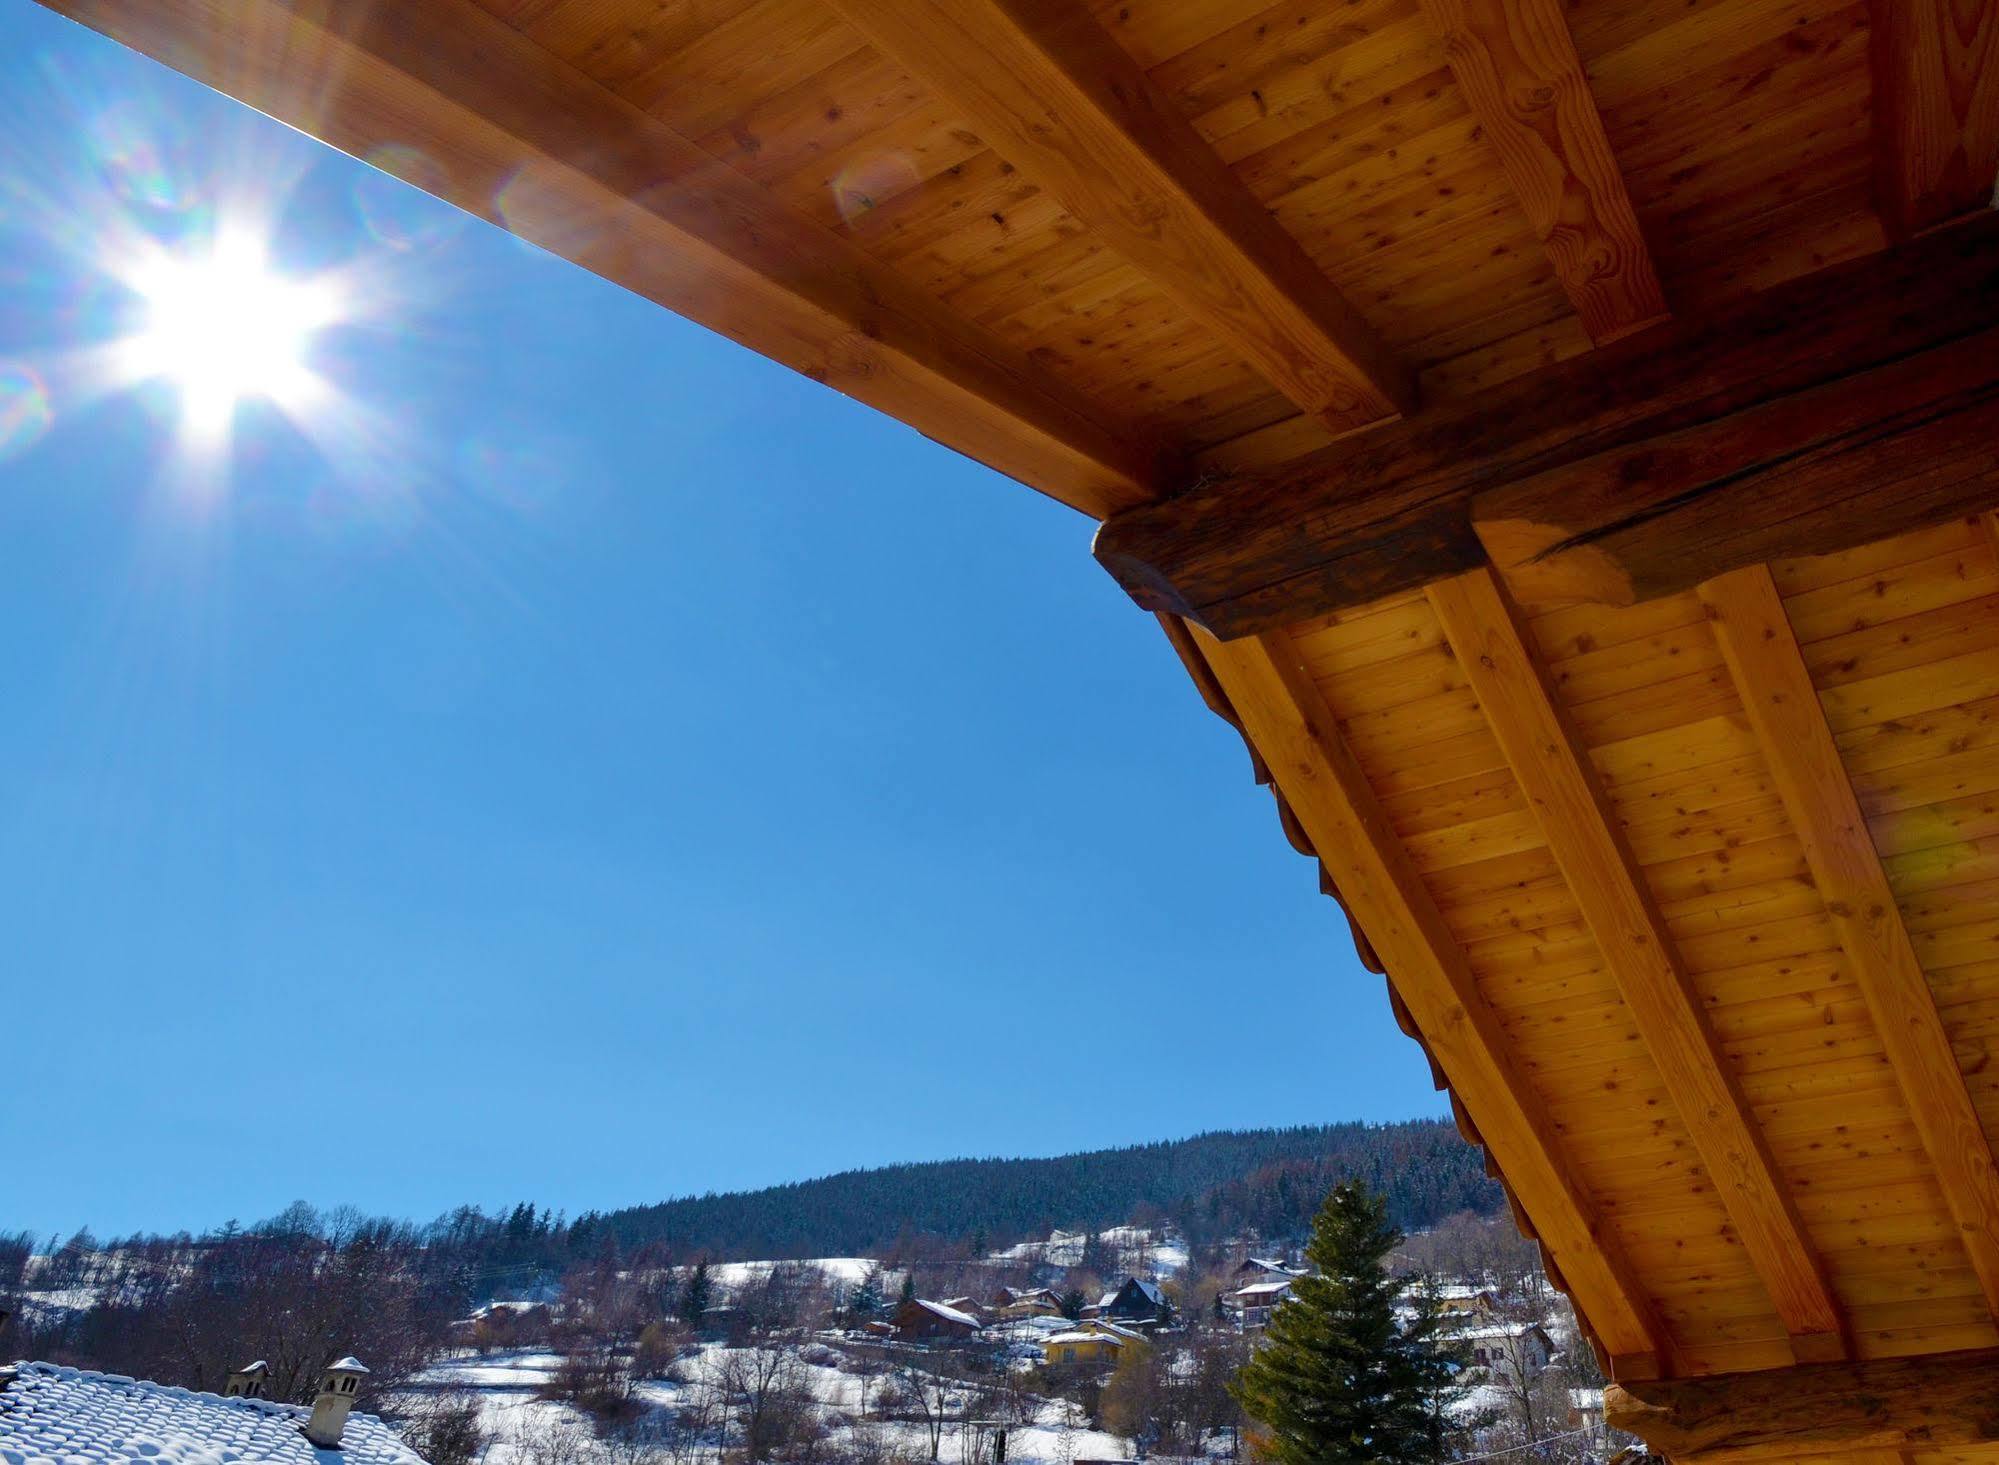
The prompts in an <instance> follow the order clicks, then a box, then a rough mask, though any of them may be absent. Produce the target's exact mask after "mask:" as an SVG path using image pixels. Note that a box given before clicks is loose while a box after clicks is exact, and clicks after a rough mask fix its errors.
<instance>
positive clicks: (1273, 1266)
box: [1229, 1256, 1305, 1288]
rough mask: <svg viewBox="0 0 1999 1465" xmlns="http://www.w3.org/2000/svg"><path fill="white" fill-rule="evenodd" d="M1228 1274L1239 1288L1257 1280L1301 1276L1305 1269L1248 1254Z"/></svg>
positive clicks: (1269, 1280)
mask: <svg viewBox="0 0 1999 1465" xmlns="http://www.w3.org/2000/svg"><path fill="white" fill-rule="evenodd" d="M1229 1275H1230V1276H1231V1277H1233V1278H1234V1279H1235V1284H1236V1286H1237V1287H1239V1288H1240V1287H1249V1286H1253V1285H1255V1284H1256V1283H1258V1282H1275V1281H1280V1280H1282V1279H1283V1278H1286V1277H1302V1276H1304V1275H1305V1270H1304V1268H1303V1267H1290V1266H1286V1265H1285V1264H1284V1263H1283V1262H1280V1261H1274V1260H1272V1259H1270V1258H1269V1257H1261V1256H1249V1257H1244V1258H1243V1260H1242V1265H1241V1266H1239V1267H1237V1268H1236V1269H1235V1270H1234V1271H1233V1272H1231V1273H1230V1274H1229Z"/></svg>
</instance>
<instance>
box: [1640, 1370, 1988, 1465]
mask: <svg viewBox="0 0 1999 1465" xmlns="http://www.w3.org/2000/svg"><path fill="white" fill-rule="evenodd" d="M1604 1421H1605V1423H1607V1424H1608V1425H1609V1426H1610V1427H1611V1428H1612V1429H1621V1430H1624V1431H1626V1432H1627V1433H1630V1434H1635V1435H1637V1436H1638V1437H1639V1438H1640V1439H1642V1440H1644V1441H1645V1443H1646V1444H1647V1446H1649V1447H1650V1448H1651V1450H1652V1451H1653V1453H1655V1454H1661V1455H1665V1456H1667V1457H1668V1458H1669V1459H1671V1460H1672V1461H1674V1465H1738V1462H1741V1465H1748V1462H1752V1461H1754V1462H1775V1461H1780V1460H1812V1459H1818V1458H1824V1457H1828V1456H1831V1457H1837V1458H1839V1459H1841V1460H1845V1459H1848V1458H1850V1457H1852V1456H1853V1455H1855V1454H1858V1452H1861V1451H1868V1450H1888V1451H1895V1450H1900V1449H1903V1448H1905V1447H1908V1446H1914V1447H1916V1448H1917V1449H1918V1450H1919V1451H1920V1452H1921V1453H1922V1455H1923V1457H1924V1458H1926V1459H1927V1458H1930V1452H1931V1451H1938V1452H1944V1451H1950V1450H1955V1449H1963V1448H1966V1447H1969V1446H1975V1445H1991V1444H1994V1443H1999V1349H1980V1350H1977V1351H1973V1352H1964V1353H1931V1354H1927V1355H1925V1356H1923V1357H1921V1358H1875V1359H1869V1360H1867V1361H1866V1362H1864V1363H1819V1364H1808V1365H1800V1366H1798V1367H1794V1368H1774V1369H1767V1370H1764V1371H1761V1372H1757V1373H1724V1374H1713V1375H1710V1376H1709V1377H1707V1378H1691V1379H1672V1380H1652V1381H1625V1380H1620V1381H1619V1382H1617V1383H1615V1384H1612V1385H1611V1386H1610V1387H1609V1388H1608V1389H1606V1390H1605V1391H1604ZM1937 1458H1942V1456H1941V1455H1938V1456H1937Z"/></svg>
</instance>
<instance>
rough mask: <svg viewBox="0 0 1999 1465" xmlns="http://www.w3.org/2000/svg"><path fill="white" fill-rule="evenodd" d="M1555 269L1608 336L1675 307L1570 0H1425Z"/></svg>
mask: <svg viewBox="0 0 1999 1465" xmlns="http://www.w3.org/2000/svg"><path fill="white" fill-rule="evenodd" d="M1423 11H1424V13H1425V14H1426V15H1427V16H1428V17H1429V19H1430V23H1431V25H1432V26H1433V27H1435V29H1436V30H1437V32H1438V33H1439V34H1440V35H1441V36H1442V37H1443V38H1444V54H1445V55H1446V56H1447V57H1448V58H1449V60H1450V65H1451V72H1452V74H1453V75H1454V76H1456V77H1457V79H1458V85H1459V86H1460V87H1461V88H1462V89H1463V91H1464V93H1465V96H1466V98H1467V99H1468V100H1469V101H1470V102H1471V106H1472V110H1473V112H1475V113H1476V114H1477V116H1478V119H1479V121H1480V122H1482V123H1484V125H1485V135H1486V137H1487V138H1488V139H1489V140H1490V141H1491V143H1492V145H1493V147H1494V148H1495V149H1496V150H1497V151H1498V153H1499V157H1500V161H1501V162H1502V163H1503V164H1504V165H1505V168H1506V177H1507V180H1508V181H1509V182H1510V183H1511V184H1512V185H1513V191H1514V193H1515V194H1516V195H1518V197H1519V199H1520V204H1521V207H1522V209H1524V210H1525V212H1526V214H1527V219H1528V222H1529V223H1530V224H1531V225H1532V226H1533V229H1534V232H1535V234H1536V235H1537V236H1538V237H1539V238H1540V240H1541V243H1542V246H1543V247H1544V248H1545V249H1546V250H1547V251H1548V258H1549V259H1550V261H1552V262H1553V264H1554V266H1555V275H1556V277H1557V278H1558V279H1559V280H1560V281H1561V282H1562V288H1563V290H1565V291H1566V292H1567V293H1568V296H1569V300H1570V301H1571V302H1572V303H1573V304H1574V306H1575V308H1576V314H1577V315H1579V316H1580V317H1581V318H1582V323H1583V327H1584V329H1585V330H1587V331H1588V332H1589V335H1590V339H1591V340H1593V341H1595V342H1596V343H1597V344H1598V345H1603V344H1604V343H1605V342H1608V341H1614V340H1616V339H1617V338H1619V337H1620V336H1626V335H1629V334H1630V333H1631V332H1632V331H1634V330H1637V329H1638V328H1639V327H1641V326H1645V325H1649V324H1651V323H1652V322H1654V321H1656V320H1659V319H1661V318H1662V317H1663V316H1664V315H1665V314H1666V297H1665V295H1664V294H1663V293H1662V292H1661V291H1660V289H1659V276H1658V273H1657V271H1656V270H1654V268H1653V266H1652V255H1651V251H1650V250H1648V249H1647V248H1646V247H1645V236H1644V233H1643V231H1642V230H1640V228H1639V227H1638V214H1637V212H1636V210H1634V209H1633V208H1632V206H1631V195H1630V194H1629V193H1627V192H1626V191H1625V187H1624V175H1623V174H1622V173H1621V172H1620V171H1619V170H1618V166H1617V158H1616V155H1615V154H1614V153H1613V152H1612V151H1611V147H1610V139H1609V138H1607V137H1606V136H1605V135H1604V131H1603V118H1602V117H1601V116H1600V115H1599V114H1598V112H1597V108H1596V99H1595V98H1594V97H1593V96H1592V95H1591V94H1590V87H1589V78H1588V77H1587V76H1585V75H1584V74H1583V63H1582V58H1581V57H1580V56H1578V55H1577V54H1576V43H1575V39H1574V38H1573V37H1572V36H1571V35H1570V34H1569V23H1568V18H1567V16H1566V14H1565V13H1564V9H1563V6H1562V4H1561V0H1423Z"/></svg>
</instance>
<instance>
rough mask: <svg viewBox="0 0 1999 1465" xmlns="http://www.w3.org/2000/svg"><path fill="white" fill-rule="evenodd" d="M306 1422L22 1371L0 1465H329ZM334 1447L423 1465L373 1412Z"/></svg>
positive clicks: (295, 1412) (0, 1397)
mask: <svg viewBox="0 0 1999 1465" xmlns="http://www.w3.org/2000/svg"><path fill="white" fill-rule="evenodd" d="M342 1363H343V1364H345V1365H350V1366H351V1365H352V1360H351V1359H343V1360H342ZM310 1414H311V1411H310V1410H307V1409H301V1408H299V1407H297V1406H296V1405H292V1404H273V1403H271V1402H270V1401H269V1400H266V1399H225V1398H223V1397H221V1396H220V1395H219V1394H198V1393H194V1392H192V1391H191V1390H188V1389H176V1388H169V1387H168V1386H167V1385H165V1384H154V1383H147V1382H145V1381H144V1380H140V1379H129V1378H126V1377H124V1376H123V1375H122V1374H115V1373H91V1372H89V1371H87V1370H84V1369H76V1368H58V1367H57V1366H56V1365H54V1364H50V1363H23V1364H20V1365H18V1373H17V1375H16V1377H15V1379H14V1381H13V1382H12V1383H11V1384H9V1385H8V1386H7V1387H6V1389H4V1390H0V1465H219V1462H223V1461H230V1460H237V1461H255V1462H257V1465H321V1462H323V1461H325V1460H328V1459H331V1458H334V1457H332V1456H329V1455H327V1454H326V1453H325V1452H323V1451H320V1450H317V1449H315V1448H313V1446H312V1444H311V1443H310V1442H309V1441H308V1440H307V1439H306V1437H305V1436H304V1435H303V1434H301V1433H300V1432H299V1426H300V1425H301V1424H303V1423H304V1422H305V1421H306V1419H307V1417H308V1416H309V1415H310ZM340 1444H341V1449H340V1455H341V1456H342V1457H344V1462H343V1465H424V1462H423V1458H422V1457H421V1456H420V1455H418V1454H417V1453H416V1451H414V1450H412V1449H411V1448H410V1447H409V1446H408V1445H406V1444H404V1443H403V1442H402V1440H401V1439H400V1438H398V1437H397V1436H396V1434H395V1432H394V1431H393V1430H391V1429H390V1428H389V1427H388V1426H387V1425H386V1424H384V1423H382V1421H381V1420H379V1419H377V1418H375V1416H374V1415H372V1414H351V1415H349V1416H348V1418H347V1426H346V1429H345V1431H344V1432H343V1434H342V1436H341V1441H340Z"/></svg>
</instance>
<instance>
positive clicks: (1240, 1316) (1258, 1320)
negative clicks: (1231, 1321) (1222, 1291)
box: [1222, 1276, 1298, 1328]
mask: <svg viewBox="0 0 1999 1465" xmlns="http://www.w3.org/2000/svg"><path fill="white" fill-rule="evenodd" d="M1297 1280H1298V1279H1297V1278H1296V1277H1292V1276H1283V1277H1272V1278H1269V1279H1267V1280H1265V1281H1260V1282H1251V1283H1250V1284H1249V1285H1248V1286H1246V1287H1238V1288H1236V1290H1235V1291H1233V1292H1231V1293H1229V1294H1228V1295H1227V1296H1226V1297H1225V1298H1223V1299H1222V1305H1223V1307H1225V1308H1226V1309H1228V1311H1230V1312H1232V1313H1234V1314H1235V1316H1236V1321H1237V1322H1239V1323H1240V1324H1241V1325H1242V1326H1243V1327H1245V1328H1260V1327H1262V1326H1264V1325H1265V1324H1266V1323H1268V1322H1269V1321H1270V1315H1271V1313H1273V1312H1275V1311H1276V1310H1277V1309H1278V1308H1279V1307H1280V1306H1282V1305H1283V1304H1284V1303H1285V1302H1287V1301H1289V1300H1290V1297H1291V1288H1292V1285H1293V1284H1294V1283H1296V1282H1297Z"/></svg>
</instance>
